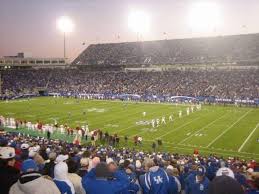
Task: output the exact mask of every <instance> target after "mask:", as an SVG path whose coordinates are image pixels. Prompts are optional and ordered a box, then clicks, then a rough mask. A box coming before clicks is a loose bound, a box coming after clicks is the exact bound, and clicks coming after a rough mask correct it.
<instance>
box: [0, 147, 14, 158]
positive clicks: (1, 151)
mask: <svg viewBox="0 0 259 194" xmlns="http://www.w3.org/2000/svg"><path fill="white" fill-rule="evenodd" d="M14 157H15V150H14V148H12V147H0V158H1V159H10V158H14Z"/></svg>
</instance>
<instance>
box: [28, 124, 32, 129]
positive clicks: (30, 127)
mask: <svg viewBox="0 0 259 194" xmlns="http://www.w3.org/2000/svg"><path fill="white" fill-rule="evenodd" d="M27 128H28V129H29V130H32V124H31V122H28V123H27Z"/></svg>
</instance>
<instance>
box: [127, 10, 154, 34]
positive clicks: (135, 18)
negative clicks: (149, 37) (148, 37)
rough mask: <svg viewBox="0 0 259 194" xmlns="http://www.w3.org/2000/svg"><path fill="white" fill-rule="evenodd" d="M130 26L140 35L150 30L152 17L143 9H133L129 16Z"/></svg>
mask: <svg viewBox="0 0 259 194" xmlns="http://www.w3.org/2000/svg"><path fill="white" fill-rule="evenodd" d="M128 27H129V29H130V30H132V31H133V32H134V33H136V34H137V35H138V36H139V35H143V34H145V33H147V32H148V31H149V28H150V17H149V15H148V14H147V13H145V12H143V11H133V12H131V13H130V14H129V16H128Z"/></svg>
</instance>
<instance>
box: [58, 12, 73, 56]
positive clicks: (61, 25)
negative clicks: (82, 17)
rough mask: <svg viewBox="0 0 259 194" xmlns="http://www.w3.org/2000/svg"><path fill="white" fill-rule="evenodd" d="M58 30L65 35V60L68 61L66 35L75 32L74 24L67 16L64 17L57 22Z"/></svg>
mask: <svg viewBox="0 0 259 194" xmlns="http://www.w3.org/2000/svg"><path fill="white" fill-rule="evenodd" d="M57 28H58V29H59V30H60V31H61V32H62V33H63V35H64V59H66V33H69V32H72V31H73V30H74V23H73V22H72V20H71V19H70V18H69V17H67V16H62V17H60V18H59V19H58V20H57Z"/></svg>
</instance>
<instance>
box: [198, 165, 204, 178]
mask: <svg viewBox="0 0 259 194" xmlns="http://www.w3.org/2000/svg"><path fill="white" fill-rule="evenodd" d="M205 173H206V168H205V167H204V166H199V167H198V168H197V175H199V176H204V175H205Z"/></svg>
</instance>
